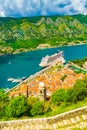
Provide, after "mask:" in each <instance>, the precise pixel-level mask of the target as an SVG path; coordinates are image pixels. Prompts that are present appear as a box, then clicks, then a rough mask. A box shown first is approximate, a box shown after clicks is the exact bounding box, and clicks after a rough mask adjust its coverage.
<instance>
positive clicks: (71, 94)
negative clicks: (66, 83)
mask: <svg viewBox="0 0 87 130" xmlns="http://www.w3.org/2000/svg"><path fill="white" fill-rule="evenodd" d="M86 86H87V85H86V83H84V80H77V81H76V83H75V84H74V86H73V88H72V89H69V90H67V98H66V101H67V102H71V103H72V102H74V103H77V102H78V101H81V100H84V98H85V97H87V88H86Z"/></svg>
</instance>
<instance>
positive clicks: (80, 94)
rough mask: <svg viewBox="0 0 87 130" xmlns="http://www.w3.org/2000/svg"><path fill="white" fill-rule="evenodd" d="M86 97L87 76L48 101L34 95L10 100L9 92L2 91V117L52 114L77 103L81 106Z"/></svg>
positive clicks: (58, 91)
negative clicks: (42, 100)
mask: <svg viewBox="0 0 87 130" xmlns="http://www.w3.org/2000/svg"><path fill="white" fill-rule="evenodd" d="M86 98H87V77H86V78H85V79H84V80H77V81H76V83H75V84H74V86H73V87H72V88H70V89H68V90H65V89H60V90H57V91H56V92H54V93H53V94H52V96H51V98H50V100H49V101H46V102H41V101H40V100H39V99H38V98H32V97H31V98H28V99H27V98H25V97H24V96H18V97H15V98H13V99H10V100H9V98H8V96H7V94H6V93H4V92H3V91H0V119H5V120H8V119H12V118H20V117H26V116H27V117H32V116H33V117H35V116H39V115H41V116H49V115H50V116H51V115H54V114H58V113H61V112H65V111H66V110H70V109H72V108H75V104H77V106H78V107H79V104H81V102H83V103H84V102H86V100H85V99H86ZM85 104H86V103H85ZM77 106H76V107H77Z"/></svg>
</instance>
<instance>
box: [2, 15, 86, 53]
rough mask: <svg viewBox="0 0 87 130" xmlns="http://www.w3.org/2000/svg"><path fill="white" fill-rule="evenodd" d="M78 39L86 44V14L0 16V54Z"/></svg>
mask: <svg viewBox="0 0 87 130" xmlns="http://www.w3.org/2000/svg"><path fill="white" fill-rule="evenodd" d="M79 42H86V43H87V15H80V14H79V15H73V16H47V17H46V16H41V17H40V16H38V17H25V18H11V17H4V18H2V17H0V53H14V52H17V50H18V51H26V50H29V49H31V48H36V47H37V46H38V45H39V44H45V43H46V44H49V45H51V46H58V45H67V44H73V43H79Z"/></svg>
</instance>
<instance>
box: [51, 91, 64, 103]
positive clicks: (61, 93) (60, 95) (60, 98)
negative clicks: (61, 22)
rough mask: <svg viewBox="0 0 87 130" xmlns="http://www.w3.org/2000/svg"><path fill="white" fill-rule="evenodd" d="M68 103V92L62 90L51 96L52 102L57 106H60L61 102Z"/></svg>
mask: <svg viewBox="0 0 87 130" xmlns="http://www.w3.org/2000/svg"><path fill="white" fill-rule="evenodd" d="M65 101H66V90H65V89H60V90H58V91H56V92H54V93H53V94H52V96H51V102H52V103H53V104H55V105H60V103H61V102H65Z"/></svg>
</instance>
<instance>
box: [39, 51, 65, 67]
mask: <svg viewBox="0 0 87 130" xmlns="http://www.w3.org/2000/svg"><path fill="white" fill-rule="evenodd" d="M63 56H64V52H63V51H58V52H57V53H55V54H53V55H51V56H48V55H47V56H46V57H43V58H42V60H41V63H40V64H39V66H40V67H47V66H49V65H51V64H52V63H54V62H60V63H61V64H63V63H65V59H64V57H63Z"/></svg>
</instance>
